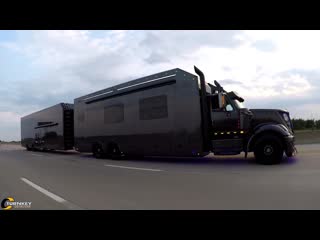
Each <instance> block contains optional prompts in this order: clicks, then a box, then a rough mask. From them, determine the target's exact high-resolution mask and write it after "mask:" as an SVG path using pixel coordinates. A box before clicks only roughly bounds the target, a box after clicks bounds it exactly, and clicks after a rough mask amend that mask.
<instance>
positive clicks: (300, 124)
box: [292, 118, 306, 130]
mask: <svg viewBox="0 0 320 240" xmlns="http://www.w3.org/2000/svg"><path fill="white" fill-rule="evenodd" d="M292 125H293V128H294V129H295V130H302V129H305V128H306V122H305V120H303V119H301V118H299V119H294V118H293V119H292Z"/></svg>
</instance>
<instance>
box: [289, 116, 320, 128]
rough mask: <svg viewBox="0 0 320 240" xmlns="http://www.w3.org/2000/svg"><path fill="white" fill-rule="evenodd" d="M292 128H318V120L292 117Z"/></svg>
mask: <svg viewBox="0 0 320 240" xmlns="http://www.w3.org/2000/svg"><path fill="white" fill-rule="evenodd" d="M292 124H293V129H294V130H303V129H320V120H313V119H307V120H304V119H300V118H299V119H294V118H293V119H292Z"/></svg>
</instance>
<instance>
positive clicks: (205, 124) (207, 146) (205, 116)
mask: <svg viewBox="0 0 320 240" xmlns="http://www.w3.org/2000/svg"><path fill="white" fill-rule="evenodd" d="M194 71H195V72H196V74H198V75H199V78H200V103H201V119H202V136H203V144H202V145H203V151H210V150H211V142H210V138H209V131H210V129H211V128H210V126H211V115H210V114H209V113H210V112H209V106H208V102H207V92H206V81H205V77H204V74H203V72H202V71H200V69H199V68H197V67H196V66H194ZM209 121H210V122H209Z"/></svg>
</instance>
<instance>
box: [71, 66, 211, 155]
mask: <svg viewBox="0 0 320 240" xmlns="http://www.w3.org/2000/svg"><path fill="white" fill-rule="evenodd" d="M208 87H209V86H208ZM74 111H75V112H74V114H75V117H74V121H75V123H74V127H75V149H76V150H77V151H80V152H93V153H94V154H95V155H96V156H98V157H99V156H100V155H101V154H102V153H107V154H113V153H115V154H116V155H119V153H125V154H126V155H157V156H186V155H198V154H199V155H200V154H202V153H203V152H204V149H203V136H202V132H201V109H200V98H199V81H198V78H197V76H195V75H193V74H190V73H188V72H185V71H183V70H181V69H178V68H177V69H172V70H169V71H165V72H161V73H158V74H154V75H151V76H147V77H144V78H140V79H137V80H133V81H130V82H127V83H124V84H120V85H117V86H114V87H110V88H107V89H104V90H101V91H98V92H94V93H91V94H88V95H85V96H82V97H79V98H76V99H75V100H74Z"/></svg>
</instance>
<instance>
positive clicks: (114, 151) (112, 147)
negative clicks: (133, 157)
mask: <svg viewBox="0 0 320 240" xmlns="http://www.w3.org/2000/svg"><path fill="white" fill-rule="evenodd" d="M108 157H109V158H110V159H112V160H120V159H122V157H123V153H122V152H121V150H120V148H119V146H118V144H116V143H110V144H109V145H108Z"/></svg>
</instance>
